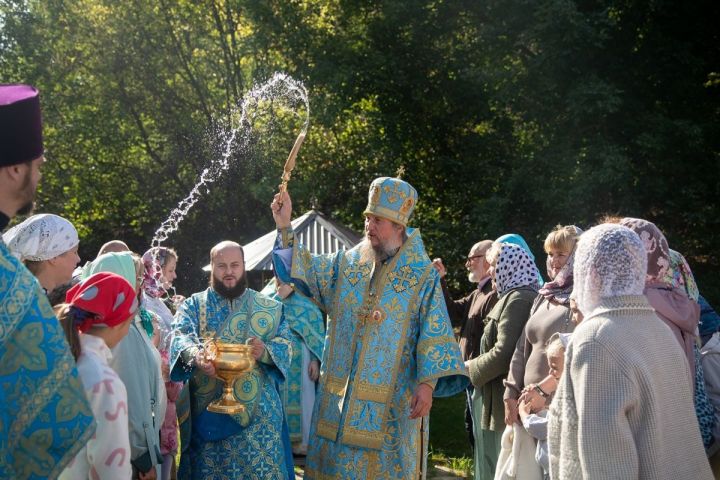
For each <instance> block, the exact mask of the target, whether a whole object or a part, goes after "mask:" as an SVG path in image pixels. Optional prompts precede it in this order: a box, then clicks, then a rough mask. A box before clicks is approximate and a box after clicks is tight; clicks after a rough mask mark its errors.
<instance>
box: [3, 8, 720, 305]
mask: <svg viewBox="0 0 720 480" xmlns="http://www.w3.org/2000/svg"><path fill="white" fill-rule="evenodd" d="M719 10H720V6H718V4H717V3H716V2H707V1H701V2H699V3H698V2H693V3H688V4H678V3H677V2H674V3H673V2H627V1H621V0H614V1H602V2H600V1H570V0H541V1H531V0H502V1H500V0H490V1H486V2H471V1H467V0H459V1H453V2H450V1H446V0H432V1H428V0H408V1H405V2H387V1H381V0H372V1H364V2H357V1H350V0H345V1H342V0H283V1H277V0H266V1H255V2H248V1H243V0H206V1H202V2H194V1H188V0H146V1H143V2H140V1H137V0H134V1H130V2H108V1H103V0H43V1H39V0H0V72H1V73H0V76H1V77H0V81H3V82H9V81H22V82H28V83H32V84H35V85H37V86H38V87H39V88H40V90H41V92H42V103H43V110H44V117H45V135H46V144H47V150H48V159H49V161H48V163H47V164H46V169H45V172H44V179H43V182H42V184H41V193H40V197H39V210H41V211H52V212H57V213H59V214H63V215H65V216H67V217H68V218H70V219H72V220H73V222H74V223H76V224H77V225H78V227H79V229H80V232H81V235H82V238H83V243H82V245H81V252H82V254H83V256H84V257H90V256H93V255H94V253H95V251H96V250H97V248H98V247H99V246H100V245H101V244H102V243H104V242H105V241H107V240H109V239H110V238H122V239H124V240H126V241H128V242H129V243H130V245H131V246H132V247H133V248H135V249H136V250H138V251H142V250H144V249H145V248H147V246H148V244H149V242H150V239H151V238H152V234H153V232H154V231H155V229H156V228H157V227H158V226H159V225H160V223H161V222H162V221H163V220H164V219H165V218H166V216H167V214H168V213H169V212H170V210H171V209H172V208H173V207H174V206H175V205H176V204H177V202H178V201H179V200H180V199H182V198H183V197H184V196H185V195H186V194H187V193H188V192H189V191H190V189H191V188H192V186H193V185H194V183H195V181H196V180H197V177H198V175H199V172H200V171H201V170H202V169H203V168H204V167H206V166H207V165H208V164H209V163H210V162H211V160H212V159H213V158H216V156H217V155H218V151H219V147H220V145H219V144H220V141H219V139H218V138H217V132H218V131H219V130H220V128H221V126H222V125H223V124H224V123H225V122H227V121H228V120H229V118H230V116H231V111H232V108H233V107H234V106H236V105H237V104H238V102H240V101H241V99H242V97H243V95H244V93H245V92H247V91H248V90H249V89H250V88H251V86H252V85H253V84H254V83H257V82H262V81H264V80H266V79H268V78H269V77H270V76H271V75H272V73H273V72H275V71H278V70H283V71H286V72H288V73H289V74H290V75H292V76H293V77H294V78H297V79H299V80H302V81H304V82H305V84H306V86H307V87H308V90H309V92H310V101H311V126H310V131H309V135H308V138H307V140H306V142H305V144H304V146H303V149H302V150H301V153H300V156H299V158H298V167H297V169H296V171H295V172H294V173H293V180H292V182H291V184H290V187H291V190H292V192H293V194H294V201H295V205H296V213H301V212H302V211H304V210H306V209H307V208H309V207H310V205H316V206H317V207H318V208H319V209H321V210H322V211H324V212H325V213H329V214H332V215H334V216H335V217H337V218H338V219H340V220H341V221H343V222H345V223H347V224H349V225H350V226H352V227H353V228H355V229H356V230H360V229H361V228H362V217H361V215H360V212H361V211H362V209H363V207H364V204H365V201H366V195H367V186H368V184H369V183H370V181H371V180H372V179H373V178H374V177H376V176H379V175H393V174H394V173H395V172H396V171H397V169H398V167H400V166H404V167H405V170H406V174H405V178H406V179H407V180H408V181H410V182H411V183H412V184H413V185H414V186H415V187H416V188H417V189H418V191H419V192H420V203H419V205H418V207H417V212H416V216H415V218H414V219H413V223H414V225H416V226H419V227H420V228H421V229H422V231H423V236H424V238H425V239H426V243H427V245H428V248H429V250H430V253H431V255H432V256H442V257H444V258H445V260H446V264H447V265H449V266H450V267H451V272H450V273H451V276H452V277H453V280H454V283H455V285H456V286H457V285H458V284H459V281H460V280H461V278H462V276H463V269H462V267H461V259H462V257H463V255H464V254H465V253H466V252H467V250H468V248H469V247H470V246H471V245H472V244H473V243H474V242H475V241H477V240H478V239H480V238H495V237H497V236H499V235H500V234H503V233H507V232H510V231H514V232H517V233H521V234H523V235H524V236H525V237H526V239H527V240H528V242H529V243H530V245H531V247H533V249H534V250H535V251H536V254H537V255H538V256H540V253H541V249H540V248H541V245H542V240H543V238H544V236H545V235H546V234H547V232H548V231H549V230H550V229H551V228H552V227H553V226H554V225H555V224H557V223H564V224H567V223H576V224H579V225H581V226H583V227H585V226H589V225H591V224H593V223H594V222H595V221H596V219H597V218H598V217H599V216H600V215H602V214H604V213H619V214H622V215H633V216H640V217H644V218H648V219H650V220H653V221H655V222H656V223H657V224H658V225H659V226H660V227H661V228H662V229H663V230H664V231H665V233H666V234H667V236H668V239H669V241H670V244H671V246H673V247H674V248H675V249H677V250H679V251H681V252H683V253H684V254H685V255H686V256H687V257H688V260H689V261H690V263H691V266H692V267H693V269H694V270H695V271H696V273H697V276H698V280H699V283H700V286H701V289H702V291H703V292H705V293H706V295H707V296H708V297H709V298H710V299H711V300H712V301H714V302H715V303H716V304H720V283H718V281H717V280H716V278H715V276H714V275H712V273H713V272H714V271H715V270H716V269H717V267H718V266H720V265H718V263H720V260H719V259H718V257H717V254H716V252H717V248H716V247H715V245H717V243H718V231H720V229H719V228H718V227H719V226H720V225H719V221H718V218H720V216H719V214H720V212H719V211H718V203H717V199H718V198H720V191H719V189H720V178H719V177H720V155H719V152H720V148H719V147H720V146H719V145H718V142H720V131H718V130H720V122H719V121H718V120H719V118H718V116H719V112H720V108H719V107H720V101H719V99H720V96H718V87H719V86H720V81H718V78H719V76H720V73H719V72H718V71H717V61H716V59H717V58H719V55H718V54H719V53H720V52H718V49H719V48H720V43H718V42H717V24H718V20H719V17H720V15H718V13H720V12H719ZM298 128H299V125H298V124H297V121H296V120H295V119H294V117H292V116H284V115H282V114H278V115H277V116H271V117H270V118H268V119H267V120H266V121H263V122H262V124H259V125H258V131H256V134H255V135H254V137H253V141H252V145H251V146H252V148H250V149H249V150H248V151H236V152H233V155H232V167H231V168H230V170H229V171H228V172H226V174H225V175H224V177H223V179H221V180H220V181H219V182H218V183H216V184H214V185H212V186H211V192H210V194H205V195H204V196H203V198H202V199H201V200H200V202H199V203H198V204H197V205H196V206H195V208H194V210H193V211H192V212H191V214H190V215H189V217H188V218H187V219H186V220H185V221H184V222H183V223H182V224H181V227H180V230H179V231H178V232H176V233H175V234H174V235H173V236H172V237H171V238H170V240H169V241H168V242H167V243H169V244H173V245H175V246H176V247H178V249H179V250H180V254H181V267H180V268H179V272H180V279H179V282H178V283H179V286H180V290H181V291H184V292H187V291H189V290H193V289H196V288H198V287H199V286H200V285H201V283H202V282H203V280H202V278H200V280H198V277H199V276H198V275H197V273H199V271H198V270H197V268H199V266H200V265H202V264H204V263H205V260H206V258H207V252H208V250H209V248H210V246H211V245H213V244H214V243H215V242H217V241H219V240H221V239H224V238H234V239H237V240H239V241H241V242H247V241H249V240H252V239H253V238H255V236H257V235H258V234H260V233H264V232H266V231H267V230H269V229H270V228H272V219H271V216H270V214H269V211H268V208H267V205H268V204H269V202H270V199H271V196H272V192H273V191H274V189H275V188H276V186H277V183H278V182H279V176H280V174H281V170H282V163H283V162H284V159H285V157H286V155H287V152H288V151H289V149H290V147H291V146H292V143H293V140H294V136H295V135H296V134H297V131H298ZM539 263H541V264H542V261H540V262H539ZM453 266H454V268H452V267H453Z"/></svg>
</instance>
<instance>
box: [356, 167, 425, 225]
mask: <svg viewBox="0 0 720 480" xmlns="http://www.w3.org/2000/svg"><path fill="white" fill-rule="evenodd" d="M417 197H418V194H417V190H415V189H414V188H413V186H412V185H410V184H409V183H407V182H406V181H404V180H400V179H399V178H393V177H380V178H376V179H375V180H373V182H372V183H371V184H370V192H369V193H368V204H367V207H365V211H364V212H363V214H365V215H368V214H370V215H377V216H378V217H383V218H387V219H388V220H391V221H393V222H395V223H399V224H400V225H403V226H407V223H408V219H409V218H410V215H411V214H412V212H413V209H414V208H415V204H416V203H417Z"/></svg>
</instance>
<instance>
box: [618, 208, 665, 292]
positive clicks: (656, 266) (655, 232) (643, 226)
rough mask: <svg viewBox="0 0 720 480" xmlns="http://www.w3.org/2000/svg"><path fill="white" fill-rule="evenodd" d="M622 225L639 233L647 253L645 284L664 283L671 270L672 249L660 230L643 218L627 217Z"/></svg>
mask: <svg viewBox="0 0 720 480" xmlns="http://www.w3.org/2000/svg"><path fill="white" fill-rule="evenodd" d="M620 225H622V226H624V227H628V228H629V229H630V230H632V231H633V232H635V233H637V234H638V236H639V237H640V240H642V242H643V245H644V246H645V250H646V251H647V259H648V264H647V276H646V279H645V283H646V284H647V283H652V282H663V279H664V278H666V276H667V273H668V269H669V268H670V247H668V242H667V239H666V238H665V235H663V233H662V232H661V231H660V229H659V228H658V227H657V226H656V225H655V224H654V223H652V222H648V221H647V220H643V219H641V218H630V217H626V218H623V219H622V220H620Z"/></svg>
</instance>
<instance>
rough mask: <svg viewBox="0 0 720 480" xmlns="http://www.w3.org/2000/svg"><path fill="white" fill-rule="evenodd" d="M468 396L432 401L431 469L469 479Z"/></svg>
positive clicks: (470, 457) (470, 455)
mask: <svg viewBox="0 0 720 480" xmlns="http://www.w3.org/2000/svg"><path fill="white" fill-rule="evenodd" d="M465 398H466V397H465V393H464V392H463V393H461V394H458V395H455V396H454V397H449V398H435V399H433V406H432V410H431V411H430V448H429V457H430V458H429V460H430V461H429V465H430V466H432V465H439V466H442V467H445V468H449V469H451V470H453V471H455V472H457V473H458V474H464V476H470V475H471V473H472V469H473V463H472V450H471V449H470V444H469V443H468V436H467V432H465Z"/></svg>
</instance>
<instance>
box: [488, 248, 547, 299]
mask: <svg viewBox="0 0 720 480" xmlns="http://www.w3.org/2000/svg"><path fill="white" fill-rule="evenodd" d="M538 276H539V272H538V269H537V267H536V266H535V262H533V260H532V258H531V257H530V255H529V254H528V252H527V251H526V250H525V249H524V248H522V247H519V246H517V245H515V244H512V243H501V244H500V254H499V255H498V258H497V262H496V264H495V285H496V287H497V292H498V297H502V296H503V295H505V294H506V293H508V292H509V291H510V290H512V289H515V288H519V287H531V288H533V289H534V290H537V289H538V287H539V285H538Z"/></svg>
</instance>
